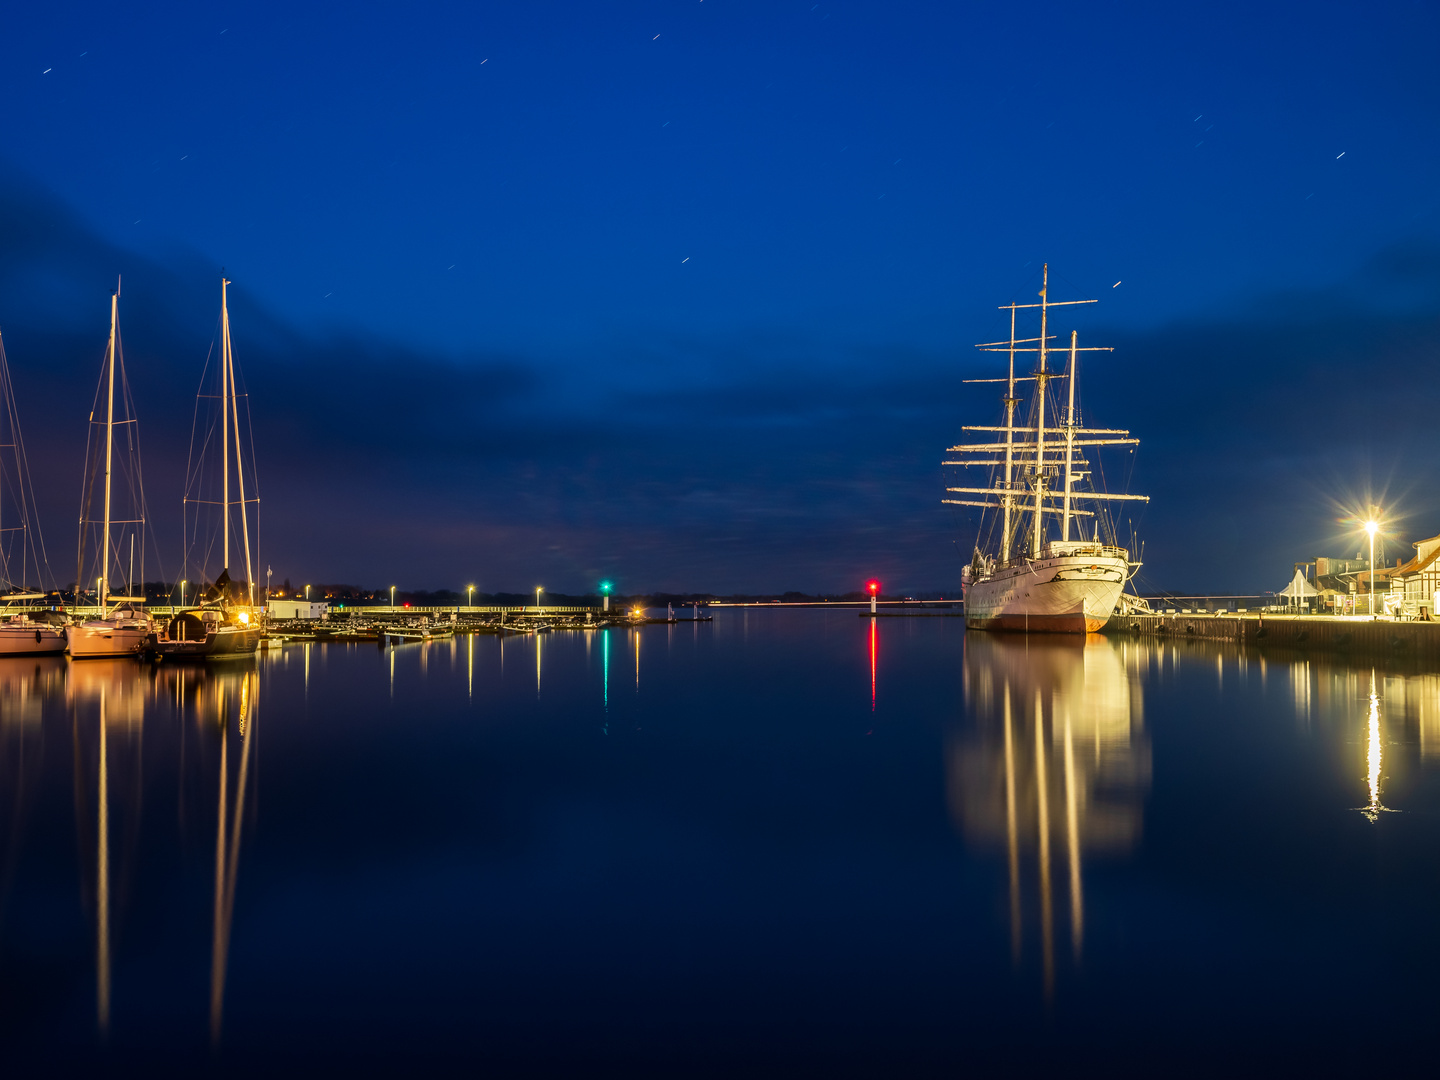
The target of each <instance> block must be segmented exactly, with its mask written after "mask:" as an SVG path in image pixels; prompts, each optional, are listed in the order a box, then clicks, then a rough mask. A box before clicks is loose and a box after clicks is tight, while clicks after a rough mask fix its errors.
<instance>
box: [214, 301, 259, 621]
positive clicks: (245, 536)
mask: <svg viewBox="0 0 1440 1080" xmlns="http://www.w3.org/2000/svg"><path fill="white" fill-rule="evenodd" d="M221 280H222V282H223V284H222V285H221V286H220V303H221V306H222V307H223V308H224V310H225V356H226V357H227V362H226V368H227V371H228V375H227V378H228V380H229V385H228V386H227V387H222V388H221V393H222V394H224V393H228V394H229V395H230V415H231V417H233V423H234V429H235V482H236V483H237V484H238V485H239V488H240V539H241V541H242V542H243V543H244V545H245V586H246V588H247V589H248V590H249V592H250V606H251V607H254V606H255V572H254V568H253V567H252V566H251V565H250V519H249V517H248V516H247V514H246V512H245V458H244V456H243V455H242V454H241V453H240V402H239V400H238V399H237V396H236V393H235V355H234V352H233V351H232V349H231V346H230V309H229V308H228V307H225V286H226V285H229V284H230V283H229V282H228V281H224V279H223V278H222V279H221ZM252 463H253V462H252ZM226 511H227V515H228V511H229V507H228V506H227V507H226ZM225 540H226V544H227V545H228V544H229V540H230V525H229V520H228V517H227V520H226V525H225ZM226 561H227V562H228V561H229V560H228V559H227V560H226Z"/></svg>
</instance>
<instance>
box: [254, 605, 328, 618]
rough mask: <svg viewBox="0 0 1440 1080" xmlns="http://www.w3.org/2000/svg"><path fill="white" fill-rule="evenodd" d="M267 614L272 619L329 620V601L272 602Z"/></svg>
mask: <svg viewBox="0 0 1440 1080" xmlns="http://www.w3.org/2000/svg"><path fill="white" fill-rule="evenodd" d="M265 614H267V615H269V616H270V618H272V619H328V618H329V617H330V603H329V601H328V600H271V601H270V602H269V603H268V604H266V605H265Z"/></svg>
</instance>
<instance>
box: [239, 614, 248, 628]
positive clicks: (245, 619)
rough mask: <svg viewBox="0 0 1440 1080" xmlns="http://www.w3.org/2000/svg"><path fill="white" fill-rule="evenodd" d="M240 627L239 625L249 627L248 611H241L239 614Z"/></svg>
mask: <svg viewBox="0 0 1440 1080" xmlns="http://www.w3.org/2000/svg"><path fill="white" fill-rule="evenodd" d="M240 625H241V626H249V625H250V613H249V612H248V611H242V612H240Z"/></svg>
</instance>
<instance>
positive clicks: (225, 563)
mask: <svg viewBox="0 0 1440 1080" xmlns="http://www.w3.org/2000/svg"><path fill="white" fill-rule="evenodd" d="M229 284H230V283H229V282H228V281H226V280H225V279H224V278H223V277H222V278H221V279H220V476H221V481H220V503H221V505H222V506H223V507H224V508H225V509H224V522H223V525H222V528H221V530H220V531H221V535H223V536H224V538H225V539H224V559H223V560H222V562H221V566H222V568H223V569H224V570H226V571H228V570H229V569H230V438H229V436H230V396H229V395H230V389H229V387H230V382H229V376H230V309H229V307H228V306H227V305H226V303H225V287H226V286H227V285H229Z"/></svg>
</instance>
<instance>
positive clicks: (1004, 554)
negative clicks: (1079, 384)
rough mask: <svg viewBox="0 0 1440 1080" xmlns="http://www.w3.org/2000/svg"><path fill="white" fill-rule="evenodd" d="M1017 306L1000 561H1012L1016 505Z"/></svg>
mask: <svg viewBox="0 0 1440 1080" xmlns="http://www.w3.org/2000/svg"><path fill="white" fill-rule="evenodd" d="M1016 401H1017V399H1016V397H1015V306H1014V305H1013V304H1012V305H1011V306H1010V381H1009V385H1008V387H1007V389H1006V392H1005V494H1004V496H1003V498H1002V501H1003V503H1004V505H1005V521H1004V523H1003V527H1002V528H1001V530H1000V562H1001V564H1002V565H1003V564H1004V563H1007V562H1009V561H1010V511H1011V509H1012V508H1013V507H1014V505H1015V496H1014V494H1013V493H1012V487H1013V484H1014V480H1015V404H1016Z"/></svg>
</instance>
